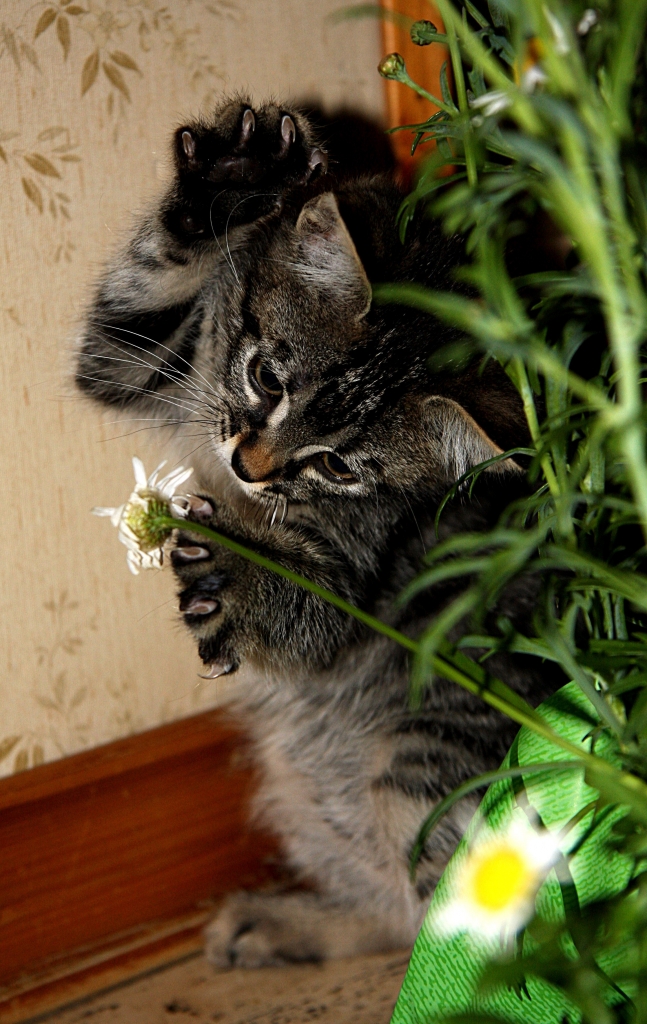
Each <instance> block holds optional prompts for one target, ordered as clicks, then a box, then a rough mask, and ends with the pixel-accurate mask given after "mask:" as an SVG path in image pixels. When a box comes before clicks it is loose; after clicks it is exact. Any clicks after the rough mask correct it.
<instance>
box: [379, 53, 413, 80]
mask: <svg viewBox="0 0 647 1024" xmlns="http://www.w3.org/2000/svg"><path fill="white" fill-rule="evenodd" d="M377 70H378V71H379V72H380V74H381V75H382V78H391V79H392V80H393V81H394V82H403V81H406V79H407V78H408V77H409V76H408V75H407V69H406V67H405V64H404V57H403V56H402V55H401V54H399V53H389V54H388V56H386V57H384V58H383V59H382V60H381V61H380V63H379V64H378V66H377Z"/></svg>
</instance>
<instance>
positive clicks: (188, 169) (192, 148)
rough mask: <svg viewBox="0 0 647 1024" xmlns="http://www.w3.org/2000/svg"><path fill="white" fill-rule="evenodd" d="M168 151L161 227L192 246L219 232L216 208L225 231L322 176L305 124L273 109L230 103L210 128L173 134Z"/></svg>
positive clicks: (319, 154)
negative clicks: (167, 197)
mask: <svg viewBox="0 0 647 1024" xmlns="http://www.w3.org/2000/svg"><path fill="white" fill-rule="evenodd" d="M174 148H175V160H176V166H177V171H178V187H177V190H176V196H175V202H174V204H173V207H172V208H171V209H169V211H168V212H167V223H168V226H169V227H170V228H171V230H173V231H174V233H175V234H178V235H185V236H186V237H187V238H190V237H193V238H195V240H199V238H200V237H201V236H205V235H207V236H208V235H209V234H211V235H213V234H218V233H219V231H220V230H221V229H222V227H223V226H224V225H223V224H222V223H221V222H220V221H221V216H220V215H221V212H222V208H224V210H225V211H226V216H227V218H228V219H230V223H229V227H233V226H235V224H237V223H240V222H248V221H250V220H254V219H256V217H258V216H260V215H261V214H262V213H264V212H266V211H267V210H268V209H270V208H271V206H272V204H273V203H276V200H277V198H278V197H280V194H281V192H282V191H283V190H285V189H286V188H288V187H292V186H294V185H301V184H304V183H305V182H307V181H309V180H310V178H312V177H313V175H316V174H321V173H325V171H326V169H327V156H326V154H325V152H324V151H323V150H322V149H320V148H318V147H317V146H316V145H315V144H314V139H313V137H312V131H311V129H310V126H309V124H308V121H307V120H306V118H304V117H303V115H302V114H300V113H299V112H298V111H296V110H289V109H287V108H285V107H279V106H277V105H276V104H273V103H269V104H266V105H264V106H262V107H260V108H258V109H253V108H252V107H251V106H250V105H249V103H247V102H244V101H240V100H234V101H231V102H229V103H227V104H225V105H224V106H223V107H222V108H220V110H218V111H216V114H215V115H214V118H213V120H212V121H211V122H210V123H205V122H198V121H196V122H194V123H191V124H187V125H183V126H182V127H181V128H178V129H177V131H176V133H175V141H174ZM229 192H231V193H232V196H231V198H232V200H233V202H230V201H228V197H227V195H226V193H229ZM254 197H255V198H254ZM216 200H217V209H216ZM268 200H270V201H269V202H268Z"/></svg>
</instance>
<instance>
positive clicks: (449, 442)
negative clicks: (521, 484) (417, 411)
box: [423, 395, 521, 483]
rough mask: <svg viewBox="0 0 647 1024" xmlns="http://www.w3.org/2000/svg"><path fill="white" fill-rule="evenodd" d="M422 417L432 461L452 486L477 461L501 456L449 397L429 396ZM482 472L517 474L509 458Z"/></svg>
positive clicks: (490, 440) (471, 418)
mask: <svg viewBox="0 0 647 1024" xmlns="http://www.w3.org/2000/svg"><path fill="white" fill-rule="evenodd" d="M423 416H424V422H425V426H426V428H427V432H428V437H429V442H430V444H431V448H432V453H433V455H434V461H436V464H437V465H439V467H440V468H442V469H444V470H445V472H446V473H447V476H448V479H449V480H451V481H452V483H455V482H456V480H459V479H460V478H461V477H462V476H463V474H464V473H466V472H467V471H468V470H469V469H472V468H473V467H474V466H477V465H478V464H479V463H480V462H486V461H487V459H492V458H494V456H495V455H501V454H503V449H502V448H499V446H498V445H497V444H495V443H494V441H492V439H491V438H490V437H489V436H488V435H487V434H486V432H485V431H484V430H483V429H482V427H480V426H479V425H478V423H477V422H476V420H475V419H473V417H472V416H470V414H469V413H468V412H466V411H465V409H464V408H463V406H462V405H459V403H458V402H455V401H454V399H453V398H445V397H444V396H441V395H432V396H431V397H430V398H428V399H427V400H426V401H425V403H424V409H423ZM485 472H486V473H519V472H521V469H520V467H519V466H518V465H517V464H516V462H513V461H512V459H502V460H501V461H500V462H495V463H494V465H493V466H489V467H488V469H487V470H485Z"/></svg>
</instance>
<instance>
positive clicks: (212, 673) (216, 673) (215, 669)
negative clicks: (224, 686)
mask: <svg viewBox="0 0 647 1024" xmlns="http://www.w3.org/2000/svg"><path fill="white" fill-rule="evenodd" d="M235 671H236V666H235V665H234V664H233V662H231V661H214V662H212V663H211V665H209V668H208V669H207V671H206V672H205V673H204V675H203V674H202V673H201V672H198V675H199V676H200V679H219V678H220V676H228V675H230V674H231V673H232V672H235Z"/></svg>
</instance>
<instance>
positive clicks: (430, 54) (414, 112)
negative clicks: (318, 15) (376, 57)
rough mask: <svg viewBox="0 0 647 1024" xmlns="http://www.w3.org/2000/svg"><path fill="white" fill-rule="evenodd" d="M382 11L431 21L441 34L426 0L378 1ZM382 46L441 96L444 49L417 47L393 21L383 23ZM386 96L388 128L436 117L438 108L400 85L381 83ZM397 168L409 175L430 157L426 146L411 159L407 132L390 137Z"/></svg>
mask: <svg viewBox="0 0 647 1024" xmlns="http://www.w3.org/2000/svg"><path fill="white" fill-rule="evenodd" d="M380 2H381V5H382V7H383V8H384V9H385V10H386V11H390V12H391V13H393V14H403V15H405V16H406V17H409V18H411V19H412V20H413V21H419V20H422V19H425V20H426V21H433V23H434V25H435V26H436V28H437V29H438V30H439V31H440V32H444V26H443V21H442V18H441V16H440V12H439V11H438V9H437V8H436V7H435V6H434V5H433V4H432V3H430V2H429V0H380ZM382 46H383V48H384V53H385V54H387V53H401V54H402V56H403V57H404V60H405V64H406V66H407V71H408V72H409V75H410V76H411V78H412V79H413V80H414V82H417V83H418V85H421V86H423V88H425V89H426V90H427V91H428V92H430V93H432V94H433V95H434V96H440V95H441V89H440V69H441V67H442V65H443V62H444V61H445V60H447V57H448V54H447V50H446V49H445V47H443V46H438V45H437V44H435V43H434V44H433V45H431V46H416V45H415V44H414V43H412V42H411V37H410V35H409V32H408V31H407V29H406V28H404V27H402V26H401V25H398V24H397V23H396V22H395V21H392V20H387V19H386V18H384V19H382ZM384 87H385V93H386V111H387V123H388V127H389V128H395V127H396V126H398V125H402V124H420V123H421V122H422V121H426V120H428V118H430V117H431V116H432V114H435V113H437V111H438V107H437V106H435V104H433V103H430V102H429V100H426V99H423V98H422V97H421V96H418V95H417V93H415V92H413V90H412V89H410V88H409V87H408V86H406V85H402V84H401V83H400V82H390V81H387V80H386V79H385V81H384ZM391 138H392V140H393V146H394V149H395V153H396V157H397V159H398V163H399V164H400V166H401V167H402V168H403V169H404V170H405V172H406V171H408V172H409V173H410V172H411V170H412V168H413V166H414V164H415V163H416V162H418V161H419V160H420V159H422V158H423V157H424V156H425V155H428V154H429V151H430V150H429V146H428V145H426V146H423V147H422V148H421V149H419V150H418V151H417V153H416V156H415V157H413V158H412V156H411V144H412V142H413V135H412V134H411V133H410V132H395V133H394V134H393V135H392V136H391Z"/></svg>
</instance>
